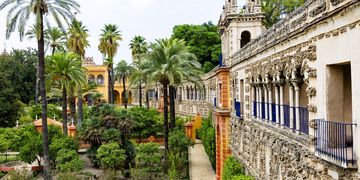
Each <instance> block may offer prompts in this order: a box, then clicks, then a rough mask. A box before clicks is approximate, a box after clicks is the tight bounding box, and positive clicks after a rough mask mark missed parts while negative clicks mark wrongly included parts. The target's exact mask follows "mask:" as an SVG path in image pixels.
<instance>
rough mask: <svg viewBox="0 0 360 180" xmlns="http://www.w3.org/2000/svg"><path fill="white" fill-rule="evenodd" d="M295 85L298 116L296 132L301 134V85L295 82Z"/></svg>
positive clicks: (296, 116)
mask: <svg viewBox="0 0 360 180" xmlns="http://www.w3.org/2000/svg"><path fill="white" fill-rule="evenodd" d="M294 87H295V118H296V132H297V133H298V134H300V86H299V85H298V84H297V83H294Z"/></svg>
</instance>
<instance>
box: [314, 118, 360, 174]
mask: <svg viewBox="0 0 360 180" xmlns="http://www.w3.org/2000/svg"><path fill="white" fill-rule="evenodd" d="M354 126H356V124H351V123H342V122H331V121H326V120H323V119H318V120H316V133H315V137H316V155H317V156H319V157H320V158H322V159H324V160H326V161H329V162H331V163H334V164H336V165H338V166H341V167H343V168H354V167H356V158H355V154H354V144H353V143H354V141H353V140H354V139H353V127H354Z"/></svg>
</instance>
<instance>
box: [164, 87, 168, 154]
mask: <svg viewBox="0 0 360 180" xmlns="http://www.w3.org/2000/svg"><path fill="white" fill-rule="evenodd" d="M163 88H164V144H165V157H167V153H168V150H169V119H168V118H169V113H168V89H167V88H168V85H167V84H163Z"/></svg>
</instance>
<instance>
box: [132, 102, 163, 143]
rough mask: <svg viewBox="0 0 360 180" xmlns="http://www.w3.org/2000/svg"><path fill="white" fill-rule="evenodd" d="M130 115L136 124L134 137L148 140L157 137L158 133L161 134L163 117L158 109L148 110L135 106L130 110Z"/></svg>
mask: <svg viewBox="0 0 360 180" xmlns="http://www.w3.org/2000/svg"><path fill="white" fill-rule="evenodd" d="M129 113H130V115H131V116H132V117H133V121H134V123H135V124H134V129H133V135H135V136H139V138H140V137H145V138H146V137H149V136H150V135H156V133H157V132H161V130H162V124H161V123H162V117H161V114H160V113H159V112H158V111H157V110H156V109H146V108H144V107H139V106H135V107H132V108H131V109H129Z"/></svg>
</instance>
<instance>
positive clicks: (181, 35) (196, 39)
mask: <svg viewBox="0 0 360 180" xmlns="http://www.w3.org/2000/svg"><path fill="white" fill-rule="evenodd" d="M172 38H178V39H183V40H184V41H185V42H186V45H187V46H189V47H190V52H191V53H193V54H195V55H196V57H197V58H198V62H200V63H201V64H202V66H203V71H204V72H209V71H210V70H211V69H213V68H214V67H215V66H217V65H218V64H219V55H220V53H221V38H220V34H219V32H218V28H217V26H216V25H214V24H213V23H212V22H207V23H204V24H202V25H190V24H183V25H177V26H175V27H174V28H173V34H172Z"/></svg>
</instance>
